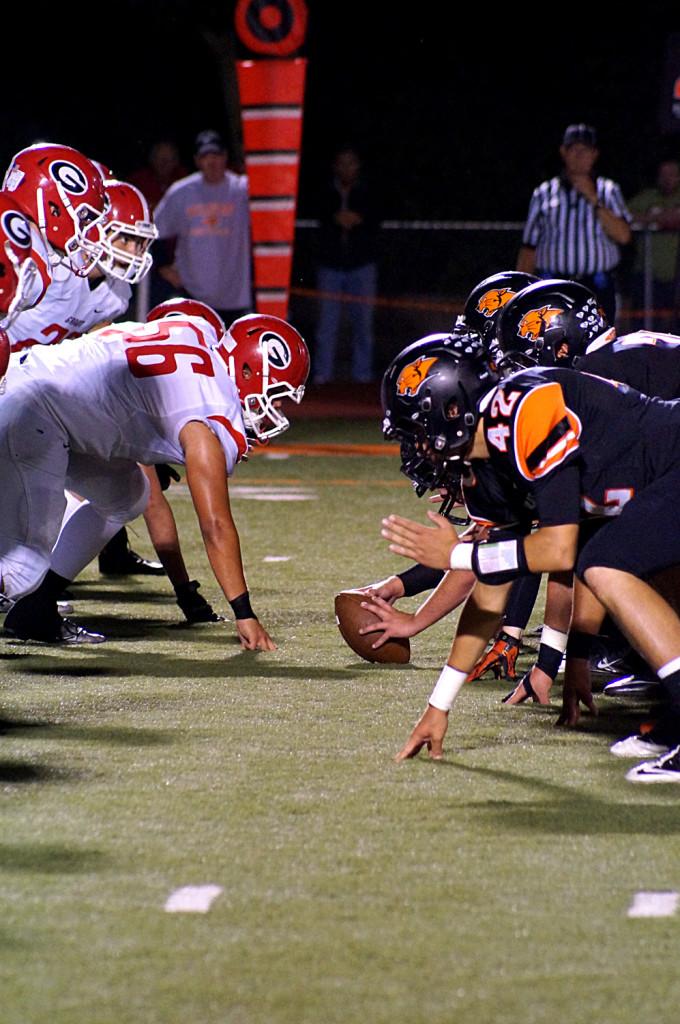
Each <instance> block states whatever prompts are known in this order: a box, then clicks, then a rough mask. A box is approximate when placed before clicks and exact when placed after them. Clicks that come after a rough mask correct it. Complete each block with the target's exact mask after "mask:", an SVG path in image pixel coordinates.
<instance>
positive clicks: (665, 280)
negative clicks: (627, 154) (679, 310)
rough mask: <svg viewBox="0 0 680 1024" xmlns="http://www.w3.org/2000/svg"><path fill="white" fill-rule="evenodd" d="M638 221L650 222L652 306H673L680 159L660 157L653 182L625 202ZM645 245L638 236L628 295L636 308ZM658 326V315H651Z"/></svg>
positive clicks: (679, 227) (639, 305)
mask: <svg viewBox="0 0 680 1024" xmlns="http://www.w3.org/2000/svg"><path fill="white" fill-rule="evenodd" d="M628 207H629V209H630V211H631V213H632V214H633V216H634V217H635V220H636V221H637V222H638V223H639V224H643V225H644V226H645V227H648V226H650V225H653V226H654V227H655V228H657V229H658V230H657V231H654V232H653V233H652V237H651V249H652V279H653V289H654V291H653V304H654V309H655V310H658V309H670V310H672V309H674V307H675V280H676V277H677V271H678V231H680V163H679V162H678V161H677V160H662V161H661V163H660V164H659V166H658V168H657V173H656V186H655V187H653V188H645V189H643V190H642V191H641V192H638V193H637V195H635V196H633V198H632V199H631V200H630V202H629V203H628ZM644 259H645V246H644V243H643V239H642V237H640V238H639V240H638V246H637V252H636V255H635V266H634V273H633V287H632V299H633V305H634V306H635V308H636V309H641V308H642V307H643V306H644ZM655 323H656V325H657V326H658V318H657V319H655Z"/></svg>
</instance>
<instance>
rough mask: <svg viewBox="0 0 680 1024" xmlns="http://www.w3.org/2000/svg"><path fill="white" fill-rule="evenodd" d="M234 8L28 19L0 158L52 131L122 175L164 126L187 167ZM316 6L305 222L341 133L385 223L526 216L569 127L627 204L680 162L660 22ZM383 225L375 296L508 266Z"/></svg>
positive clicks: (212, 106)
mask: <svg viewBox="0 0 680 1024" xmlns="http://www.w3.org/2000/svg"><path fill="white" fill-rule="evenodd" d="M232 9H233V5H232V4H229V3H222V4H216V3H212V2H211V3H207V2H204V0H192V2H189V0H170V2H167V3H153V2H146V3H142V2H140V0H118V2H117V3H116V4H115V6H113V5H103V6H102V7H101V8H100V9H99V11H98V15H97V20H96V21H93V22H92V23H91V26H90V28H88V29H87V30H85V26H86V25H87V19H86V18H85V19H84V18H83V17H82V16H76V17H74V16H73V14H74V12H73V11H72V10H69V11H67V10H66V8H64V7H63V6H60V7H59V8H56V7H55V8H53V10H54V11H55V12H57V11H58V12H59V14H58V16H57V14H56V13H55V17H54V25H53V28H54V30H55V31H57V34H56V35H55V33H54V32H49V31H42V33H41V34H40V35H36V34H35V33H28V32H26V33H22V31H21V22H22V21H23V19H24V18H25V19H26V23H27V24H26V26H24V27H26V28H27V27H28V22H29V21H30V18H31V15H30V14H27V15H25V16H21V15H20V16H19V17H18V22H19V24H18V26H17V28H18V29H19V34H18V36H17V38H22V37H23V38H27V39H28V38H30V40H31V45H30V51H27V50H21V49H19V48H18V47H11V48H7V47H6V48H5V49H6V55H5V58H6V59H5V62H4V66H5V81H6V83H7V82H10V83H11V84H12V88H7V87H6V88H5V90H4V100H3V101H2V106H3V108H4V111H3V112H4V117H3V125H4V131H3V135H2V141H1V143H0V148H1V152H0V161H1V162H2V164H3V166H6V165H7V163H8V162H9V160H10V158H11V156H12V154H13V152H14V151H16V150H17V149H19V148H21V147H23V146H25V145H28V144H29V143H31V142H33V141H35V140H37V139H49V140H53V141H61V142H65V143H68V144H71V145H74V146H76V147H78V148H80V149H82V150H83V151H84V152H86V153H87V155H89V156H92V157H95V158H96V159H99V160H102V161H103V162H105V163H106V164H108V165H110V166H111V167H113V169H114V171H115V173H116V174H118V175H119V176H122V177H124V176H125V175H126V174H127V173H129V172H130V171H132V170H133V169H135V168H136V167H138V166H139V165H140V164H142V163H144V160H145V154H146V151H147V150H148V147H149V145H150V143H152V142H153V141H154V140H156V139H158V138H159V137H168V136H169V137H172V138H174V139H176V141H177V142H178V143H179V144H180V146H181V149H182V152H183V154H184V158H185V161H186V162H187V164H188V165H191V146H192V140H193V137H194V136H195V134H196V132H197V131H199V130H201V129H203V128H206V127H216V128H218V129H220V130H222V131H223V132H225V133H226V134H227V135H229V134H230V132H231V133H232V134H233V132H234V131H237V130H238V128H237V126H234V125H233V124H232V125H229V124H228V123H227V114H226V108H225V103H224V89H223V82H222V81H221V79H220V74H219V71H218V64H217V60H216V57H215V46H214V45H213V46H211V45H210V39H211V38H213V39H217V40H218V45H220V44H219V40H222V44H223V41H224V39H225V38H226V36H227V34H228V33H229V32H231V25H232V21H233V17H232ZM85 10H87V8H85ZM309 10H310V13H309V27H308V35H307V44H306V47H305V51H304V55H306V56H307V58H308V61H309V65H308V79H307V91H306V100H305V112H304V118H305V120H304V133H303V146H302V160H301V185H300V197H299V208H298V209H299V214H300V215H301V216H313V215H314V191H315V186H316V184H317V183H318V182H319V181H320V180H321V179H322V177H323V175H324V174H325V173H327V168H328V162H329V159H330V155H331V152H332V149H333V147H334V146H335V145H336V143H338V142H343V143H344V142H352V143H353V144H355V145H356V146H357V147H358V148H359V150H360V152H361V153H362V154H363V157H364V163H365V167H366V170H367V172H368V175H369V177H370V179H371V180H372V181H373V184H374V185H375V187H376V188H377V189H378V190H379V193H380V195H381V197H382V202H383V208H384V211H385V215H386V216H387V217H391V218H404V219H427V218H446V219H488V218H490V219H501V220H506V219H509V220H523V218H524V216H525V214H526V209H527V205H528V201H529V197H530V194H531V191H532V189H533V188H534V186H535V185H536V184H538V182H539V181H541V180H542V179H543V178H545V177H546V176H549V175H550V174H552V173H554V172H555V171H556V169H557V168H558V165H559V159H558V154H557V149H558V146H559V143H560V140H561V135H562V132H563V130H564V127H565V126H566V125H567V124H568V123H570V122H574V121H587V122H590V123H592V124H594V125H595V126H596V127H597V129H598V132H599V139H600V150H601V158H600V163H599V169H600V171H601V172H602V173H605V174H608V175H610V176H611V177H613V178H614V179H615V180H617V181H619V182H620V184H621V186H622V188H623V191H624V194H625V195H626V196H630V195H632V194H633V193H634V192H636V191H637V190H639V189H640V188H641V187H642V186H643V185H644V184H645V183H646V182H647V181H649V180H651V179H652V178H653V174H654V166H655V163H656V161H657V159H658V157H659V156H660V155H680V136H665V137H662V134H661V131H660V127H659V118H658V113H659V106H660V99H661V81H662V78H663V73H664V61H665V47H666V37H667V33H666V31H665V30H664V29H663V28H659V29H658V30H657V31H650V30H648V29H644V28H643V29H639V28H636V27H635V26H633V25H631V27H630V28H626V29H622V28H620V27H617V26H618V25H620V23H621V18H620V17H617V18H616V19H615V20H614V23H613V27H611V28H606V27H605V26H604V25H602V24H601V25H597V26H596V25H594V24H593V22H592V18H591V16H590V15H589V14H588V9H587V8H581V9H580V11H579V9H576V8H570V9H569V10H567V9H566V8H565V9H564V10H561V9H559V8H556V7H551V8H550V10H549V11H548V10H546V9H545V8H544V9H543V10H544V11H545V13H544V14H542V15H541V17H540V18H539V17H538V16H536V17H533V16H532V15H531V10H530V8H527V7H525V8H522V10H521V12H520V11H519V9H517V10H513V9H511V8H508V9H507V12H505V11H503V10H501V9H498V13H494V14H491V13H490V12H489V10H488V9H487V10H481V9H480V12H479V13H480V18H479V22H477V23H475V22H468V23H463V22H461V21H460V17H459V12H460V10H461V8H460V7H459V6H458V5H453V4H452V5H447V6H446V8H443V5H432V4H421V5H419V6H418V5H416V10H415V13H412V14H406V13H397V12H396V9H394V8H391V7H388V6H387V5H384V4H380V3H377V4H376V3H373V4H370V3H369V2H367V0H363V2H358V0H347V2H343V3H331V2H326V3H319V2H317V3H314V2H311V3H310V4H309ZM495 10H496V9H495ZM537 10H538V9H537ZM598 10H599V9H598ZM665 10H666V8H665V5H660V6H658V7H655V6H654V5H653V4H652V5H650V4H647V5H645V19H644V20H645V22H646V23H649V22H650V21H656V22H657V23H659V24H661V23H663V21H664V18H663V12H664V11H665ZM558 12H559V23H558V21H557V20H556V19H557V18H558ZM367 13H368V14H369V15H370V18H371V21H370V22H368V21H367ZM619 13H620V12H619ZM520 14H521V16H520ZM102 17H103V18H104V19H105V21H104V23H101V21H100V19H101V18H102ZM547 18H550V23H548V22H547V21H546V19H547ZM513 22H521V24H519V25H518V26H517V27H513ZM69 25H70V26H71V28H70V29H69ZM76 26H79V27H76ZM551 26H552V27H551ZM42 27H43V29H45V26H44V25H43V26H42ZM511 28H512V32H511V31H510V30H511ZM211 34H212V35H211ZM232 45H233V46H235V45H236V44H235V42H234V41H233V36H232ZM8 50H9V52H7V51H8ZM237 56H246V54H245V53H243V52H241V53H237ZM299 234H301V235H304V236H305V237H301V238H300V237H299V239H298V249H297V253H296V271H295V275H294V283H297V284H303V285H304V284H306V283H309V268H310V266H311V259H312V256H311V255H310V254H309V253H308V252H307V236H309V232H307V233H306V235H305V233H304V232H302V233H299ZM389 234H390V238H389V248H390V250H391V251H390V253H389V254H387V259H386V261H385V262H386V263H387V264H391V267H390V266H387V267H383V270H382V274H381V291H382V292H383V293H385V294H390V295H403V294H404V292H405V291H410V292H412V293H414V294H415V293H420V294H423V293H425V292H428V291H429V292H431V293H432V294H434V295H437V294H438V295H442V294H451V295H455V294H460V293H461V290H462V293H463V294H464V292H465V291H466V290H467V282H469V283H474V279H475V277H476V276H478V275H479V274H481V276H483V275H484V274H485V273H488V272H492V271H494V270H496V269H501V266H490V264H489V253H488V251H487V249H485V248H484V246H482V248H481V249H479V245H478V239H475V238H473V236H472V235H470V236H465V235H463V236H458V237H457V238H456V239H455V242H452V236H451V235H450V234H448V233H447V238H446V241H444V240H443V239H442V238H440V237H438V238H436V239H435V238H434V237H433V236H432V235H430V236H425V235H418V236H416V235H414V233H413V232H411V233H410V234H408V235H406V234H402V233H400V232H391V233H389ZM440 234H441V233H440ZM517 241H518V239H517V238H516V237H514V236H513V237H505V238H504V239H503V240H502V241H500V242H499V245H500V248H501V250H502V253H503V254H502V255H500V256H497V260H498V261H499V262H500V263H501V264H502V263H503V262H505V263H506V264H507V263H510V262H514V253H515V252H516V247H517ZM310 252H311V250H310ZM395 253H397V256H396V258H390V257H393V256H394V254H395Z"/></svg>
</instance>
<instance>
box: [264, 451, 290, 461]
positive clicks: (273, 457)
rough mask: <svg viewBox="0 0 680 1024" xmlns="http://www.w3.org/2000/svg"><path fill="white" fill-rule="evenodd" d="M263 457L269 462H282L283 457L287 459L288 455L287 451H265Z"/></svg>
mask: <svg viewBox="0 0 680 1024" xmlns="http://www.w3.org/2000/svg"><path fill="white" fill-rule="evenodd" d="M264 457H265V459H269V461H270V462H283V461H284V459H289V458H290V455H289V454H288V452H267V454H266V455H265V456H264Z"/></svg>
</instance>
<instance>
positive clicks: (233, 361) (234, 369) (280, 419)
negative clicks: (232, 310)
mask: <svg viewBox="0 0 680 1024" xmlns="http://www.w3.org/2000/svg"><path fill="white" fill-rule="evenodd" d="M221 347H222V348H223V349H224V350H225V351H226V353H227V365H228V366H229V372H230V374H231V376H232V378H233V379H234V382H235V383H236V387H237V388H238V393H239V396H240V398H241V404H242V406H243V422H244V423H245V425H246V430H247V431H248V433H249V434H251V435H252V436H254V437H255V438H256V439H257V440H258V441H267V440H269V438H271V437H276V436H277V434H282V433H283V431H284V430H287V429H288V427H289V426H290V423H289V422H288V419H287V418H286V417H285V416H284V414H283V413H282V412H281V408H280V404H281V399H283V398H292V399H293V401H294V402H297V403H298V404H299V403H300V402H301V401H302V396H303V395H304V393H305V381H306V380H307V376H308V374H309V352H308V350H307V346H306V345H305V343H304V341H303V340H302V338H301V337H300V335H299V334H298V332H297V331H296V330H295V328H294V327H291V325H290V324H289V323H286V321H285V320H281V319H280V318H279V317H278V316H268V315H266V314H263V313H250V314H249V315H248V316H242V317H240V319H238V320H235V321H234V323H233V324H232V325H231V327H230V328H229V330H228V331H227V333H226V335H225V337H224V339H223V340H222V342H221Z"/></svg>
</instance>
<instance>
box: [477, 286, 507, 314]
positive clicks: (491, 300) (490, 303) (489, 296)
mask: <svg viewBox="0 0 680 1024" xmlns="http://www.w3.org/2000/svg"><path fill="white" fill-rule="evenodd" d="M516 294H517V293H516V292H513V291H512V290H511V289H510V288H491V289H490V290H489V291H488V292H484V294H483V295H482V297H481V299H480V300H479V302H478V303H477V312H478V313H482V315H483V316H493V315H494V313H495V312H497V310H499V309H500V308H501V306H504V305H505V303H506V302H509V301H510V299H511V298H512V297H513V295H516Z"/></svg>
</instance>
